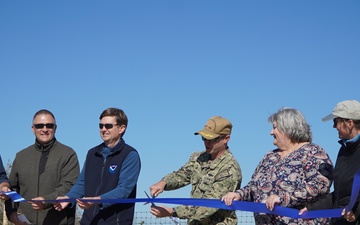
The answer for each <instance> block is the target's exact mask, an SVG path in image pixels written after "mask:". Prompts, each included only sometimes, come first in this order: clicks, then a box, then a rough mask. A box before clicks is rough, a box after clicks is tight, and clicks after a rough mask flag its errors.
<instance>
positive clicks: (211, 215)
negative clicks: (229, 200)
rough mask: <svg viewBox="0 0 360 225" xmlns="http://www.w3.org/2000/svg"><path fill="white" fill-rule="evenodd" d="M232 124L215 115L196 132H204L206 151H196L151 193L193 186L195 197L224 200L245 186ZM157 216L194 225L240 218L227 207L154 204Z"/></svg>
mask: <svg viewBox="0 0 360 225" xmlns="http://www.w3.org/2000/svg"><path fill="white" fill-rule="evenodd" d="M231 129H232V124H231V122H230V121H228V120H227V119H225V118H223V117H221V116H213V117H211V118H210V119H209V120H208V121H207V123H206V124H205V126H204V128H203V129H202V130H200V131H198V132H195V133H194V134H195V135H200V136H201V138H202V141H203V142H204V146H205V150H204V151H202V152H195V153H193V154H192V155H191V156H190V159H189V161H188V162H187V163H186V164H185V165H184V166H182V167H181V168H180V169H179V170H177V171H175V172H173V173H170V174H168V175H166V176H165V177H164V178H162V179H161V180H160V181H159V182H158V183H156V184H154V185H152V186H151V187H150V193H151V195H152V196H153V197H157V196H158V195H159V194H160V193H162V192H163V191H164V190H165V191H170V190H175V189H179V188H182V187H185V186H187V185H188V184H191V185H192V191H191V197H192V198H209V199H220V198H221V197H222V196H223V195H225V194H226V193H227V192H229V191H234V190H236V189H238V188H239V187H240V185H241V180H242V175H241V169H240V166H239V164H238V162H237V160H236V159H235V158H234V156H233V154H232V153H231V152H230V149H229V147H228V142H229V140H230V134H231ZM150 212H151V213H152V214H153V215H155V216H156V217H158V218H160V217H166V216H170V217H171V218H174V217H178V218H180V219H188V224H191V225H195V224H196V225H205V224H206V225H216V224H219V225H220V224H221V225H236V224H237V221H238V220H237V217H236V214H235V211H234V210H224V209H217V208H208V207H195V206H177V207H175V208H169V207H166V206H163V205H162V206H156V205H152V206H151V211H150Z"/></svg>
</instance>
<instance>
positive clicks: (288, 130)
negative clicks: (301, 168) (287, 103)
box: [268, 108, 312, 143]
mask: <svg viewBox="0 0 360 225" xmlns="http://www.w3.org/2000/svg"><path fill="white" fill-rule="evenodd" d="M268 122H270V123H273V122H276V123H277V128H278V129H279V131H281V132H283V133H284V134H285V135H287V136H288V137H289V139H290V141H291V142H292V143H301V142H310V143H311V142H312V133H311V130H310V125H309V124H308V123H307V122H306V119H305V117H304V115H303V114H302V113H301V112H300V111H299V110H296V109H293V108H281V109H279V111H277V112H276V113H274V114H272V115H271V116H269V118H268Z"/></svg>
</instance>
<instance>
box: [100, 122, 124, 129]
mask: <svg viewBox="0 0 360 225" xmlns="http://www.w3.org/2000/svg"><path fill="white" fill-rule="evenodd" d="M118 125H119V124H112V123H105V124H103V123H99V128H100V129H103V127H105V129H111V128H113V127H114V126H118Z"/></svg>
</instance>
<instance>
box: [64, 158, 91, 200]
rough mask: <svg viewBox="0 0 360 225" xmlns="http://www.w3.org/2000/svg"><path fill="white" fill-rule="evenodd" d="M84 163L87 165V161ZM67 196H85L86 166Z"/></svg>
mask: <svg viewBox="0 0 360 225" xmlns="http://www.w3.org/2000/svg"><path fill="white" fill-rule="evenodd" d="M84 165H86V161H85V164H84ZM66 196H68V197H69V198H82V197H84V196H85V167H84V168H82V170H81V172H80V175H79V177H78V179H77V181H76V183H75V184H74V186H72V187H71V189H70V191H69V192H68V193H67V194H66Z"/></svg>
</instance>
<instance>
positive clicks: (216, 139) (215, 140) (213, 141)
mask: <svg viewBox="0 0 360 225" xmlns="http://www.w3.org/2000/svg"><path fill="white" fill-rule="evenodd" d="M222 138H224V136H219V137H217V138H214V139H211V140H209V139H206V138H204V137H201V139H202V140H203V141H204V142H205V141H206V142H210V143H216V142H218V141H219V140H220V139H222Z"/></svg>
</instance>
